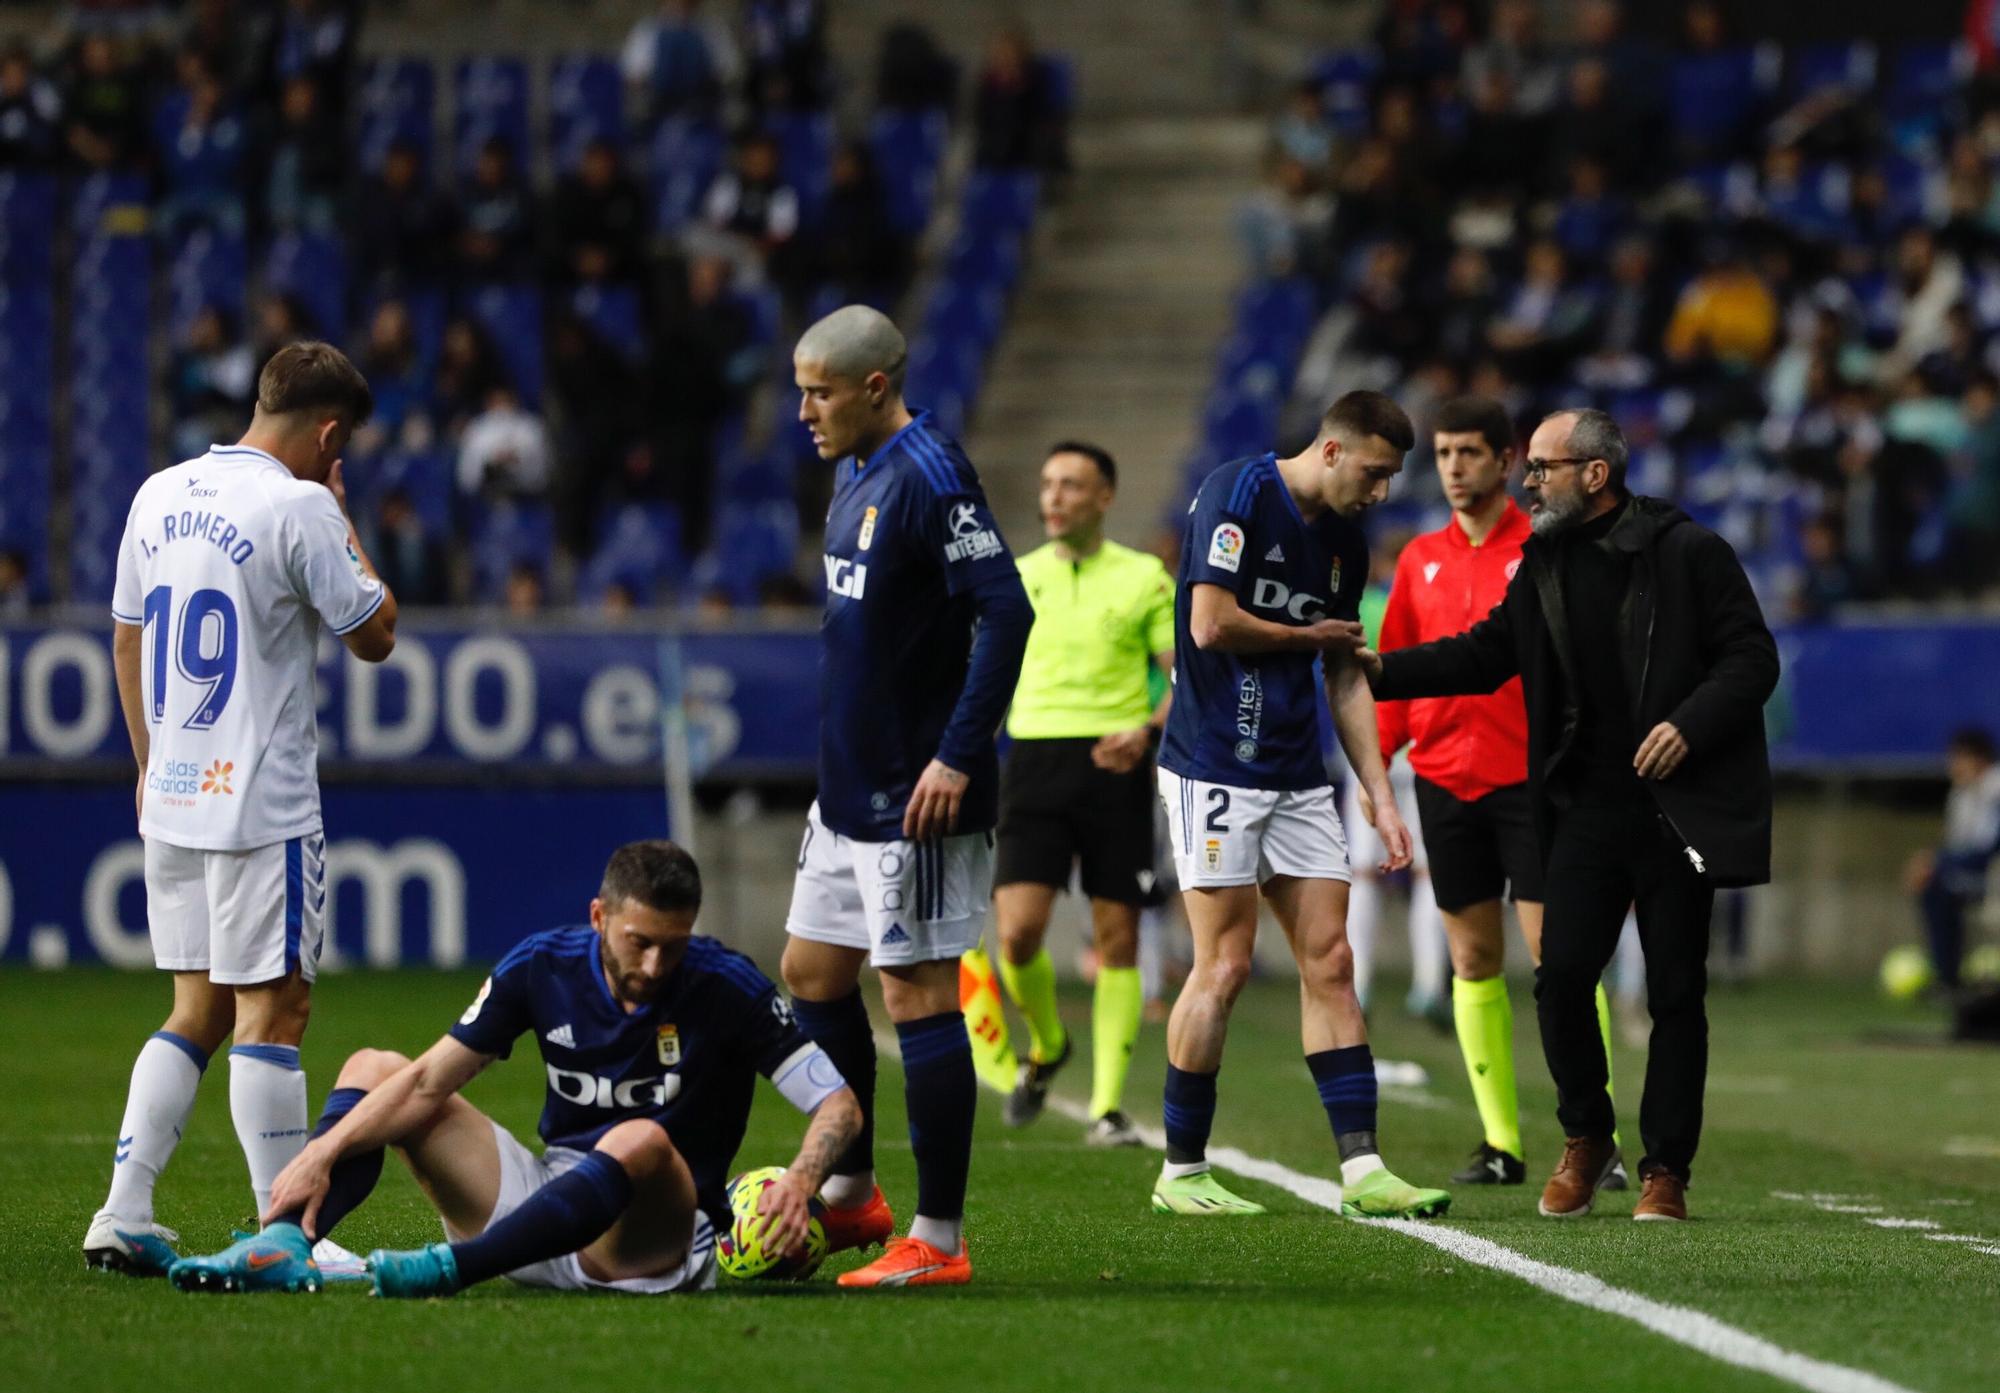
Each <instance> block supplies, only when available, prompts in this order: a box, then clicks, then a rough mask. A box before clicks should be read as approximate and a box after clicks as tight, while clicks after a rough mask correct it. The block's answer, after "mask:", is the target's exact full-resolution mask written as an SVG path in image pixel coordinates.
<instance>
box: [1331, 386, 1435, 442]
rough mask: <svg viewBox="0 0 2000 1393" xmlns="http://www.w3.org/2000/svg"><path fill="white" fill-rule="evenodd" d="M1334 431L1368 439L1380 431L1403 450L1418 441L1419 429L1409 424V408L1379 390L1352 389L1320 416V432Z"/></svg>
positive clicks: (1385, 438)
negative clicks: (1407, 409)
mask: <svg viewBox="0 0 2000 1393" xmlns="http://www.w3.org/2000/svg"><path fill="white" fill-rule="evenodd" d="M1333 431H1341V432H1343V433H1344V434H1347V435H1353V436H1359V437H1361V438H1363V439H1366V438H1367V437H1368V436H1371V435H1379V436H1381V437H1382V439H1384V440H1386V441H1388V442H1389V444H1390V445H1391V446H1392V447H1393V448H1394V449H1395V450H1397V451H1398V452H1399V453H1401V454H1406V455H1407V454H1408V453H1409V452H1410V450H1411V448H1412V447H1414V446H1415V445H1416V443H1417V429H1416V427H1415V426H1413V425H1411V424H1410V414H1409V412H1407V411H1405V410H1403V408H1402V407H1400V406H1398V405H1396V403H1395V402H1393V401H1391V400H1390V399H1389V398H1388V397H1386V396H1384V395H1382V393H1380V392H1368V391H1360V392H1349V393H1348V394H1347V395H1346V396H1344V397H1342V398H1340V400H1338V401H1336V402H1335V403H1334V404H1333V405H1332V406H1329V407H1328V408H1327V409H1326V415H1324V416H1322V417H1320V420H1319V433H1320V434H1321V435H1322V436H1325V435H1327V434H1329V433H1331V432H1333Z"/></svg>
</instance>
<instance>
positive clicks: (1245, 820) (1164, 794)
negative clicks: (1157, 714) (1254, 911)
mask: <svg viewBox="0 0 2000 1393" xmlns="http://www.w3.org/2000/svg"><path fill="white" fill-rule="evenodd" d="M1160 801H1161V803H1163V804H1164V805H1165V806H1166V809H1167V823H1168V826H1169V828H1170V829H1171V835H1170V837H1169V839H1168V840H1169V841H1170V842H1171V844H1172V846H1173V849H1174V870H1175V872H1176V874H1178V876H1179V877H1180V882H1181V889H1183V890H1200V889H1218V888H1220V887H1222V886H1227V885H1262V884H1263V883H1264V882H1265V881H1267V880H1269V879H1270V878H1271V877H1272V876H1274V875H1289V876H1297V877H1299V878H1300V879H1302V880H1346V879H1347V878H1348V872H1347V838H1346V837H1345V836H1344V835H1343V834H1342V832H1341V829H1340V813H1339V812H1338V811H1337V810H1336V809H1335V808H1334V806H1333V789H1332V787H1331V786H1325V787H1321V788H1307V789H1263V788H1238V787H1236V786H1235V785H1233V784H1210V783H1203V782H1202V781H1200V780H1199V779H1183V778H1182V777H1181V776H1180V775H1178V774H1176V773H1174V772H1173V771H1172V770H1171V769H1162V770H1160Z"/></svg>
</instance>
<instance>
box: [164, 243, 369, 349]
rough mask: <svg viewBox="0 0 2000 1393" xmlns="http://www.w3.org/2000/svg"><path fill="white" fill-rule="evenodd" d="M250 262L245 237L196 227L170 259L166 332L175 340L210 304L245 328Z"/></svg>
mask: <svg viewBox="0 0 2000 1393" xmlns="http://www.w3.org/2000/svg"><path fill="white" fill-rule="evenodd" d="M249 261H250V251H249V248H248V246H247V245H246V244H245V242H244V240H243V238H241V237H235V236H231V235H229V234H228V233H224V232H218V231H216V230H214V229H212V228H206V227H201V228H196V229H195V230H193V231H192V232H189V233H187V234H186V235H184V236H183V237H181V238H180V239H179V240H178V241H177V242H176V243H175V245H174V247H173V249H172V251H171V252H170V254H169V256H168V260H167V304H168V310H167V332H168V334H169V335H171V336H172V338H173V341H174V342H175V343H179V342H180V341H181V339H182V338H183V337H185V336H186V334H187V331H188V326H189V325H191V324H193V323H194V320H195V316H196V315H198V314H200V313H201V311H202V310H203V309H204V308H205V307H207V306H209V305H214V306H216V307H217V308H219V309H221V310H223V311H225V312H227V313H228V314H229V315H231V316H233V317H234V318H235V319H236V321H237V326H238V327H239V328H241V327H242V320H243V310H244V305H245V303H246V300H245V288H246V283H247V281H248V280H249ZM318 327H319V325H318V323H317V322H316V324H315V328H318ZM333 327H337V325H336V326H333Z"/></svg>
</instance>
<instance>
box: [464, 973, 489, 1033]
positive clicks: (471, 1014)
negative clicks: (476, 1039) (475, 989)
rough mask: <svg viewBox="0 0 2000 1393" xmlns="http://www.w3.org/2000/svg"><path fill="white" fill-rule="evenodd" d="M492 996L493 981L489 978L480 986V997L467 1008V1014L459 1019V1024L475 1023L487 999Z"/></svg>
mask: <svg viewBox="0 0 2000 1393" xmlns="http://www.w3.org/2000/svg"><path fill="white" fill-rule="evenodd" d="M492 994H493V979H492V978H491V977H488V978H487V979H486V980H485V981H484V982H481V983H480V984H479V995H478V996H476V997H474V998H473V999H472V1004H471V1005H470V1006H468V1007H466V1008H465V1014H464V1015H462V1016H460V1017H459V1018H458V1023H459V1024H460V1025H471V1024H472V1023H473V1022H474V1021H476V1020H478V1019H479V1008H480V1007H482V1006H484V1005H485V1004H486V998H487V997H489V996H491V995H492Z"/></svg>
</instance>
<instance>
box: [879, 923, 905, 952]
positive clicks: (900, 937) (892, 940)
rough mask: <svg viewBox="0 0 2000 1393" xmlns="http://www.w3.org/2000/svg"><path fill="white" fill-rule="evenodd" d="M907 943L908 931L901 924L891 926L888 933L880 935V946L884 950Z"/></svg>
mask: <svg viewBox="0 0 2000 1393" xmlns="http://www.w3.org/2000/svg"><path fill="white" fill-rule="evenodd" d="M909 941H910V931H909V930H908V929H906V928H904V927H903V926H902V925H901V924H891V925H890V926H889V929H888V932H887V933H884V934H883V935H882V946H883V947H884V948H891V947H900V946H901V945H903V944H906V943H908V942H909Z"/></svg>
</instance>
